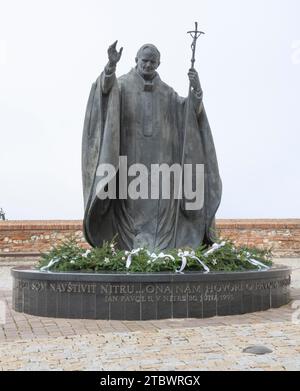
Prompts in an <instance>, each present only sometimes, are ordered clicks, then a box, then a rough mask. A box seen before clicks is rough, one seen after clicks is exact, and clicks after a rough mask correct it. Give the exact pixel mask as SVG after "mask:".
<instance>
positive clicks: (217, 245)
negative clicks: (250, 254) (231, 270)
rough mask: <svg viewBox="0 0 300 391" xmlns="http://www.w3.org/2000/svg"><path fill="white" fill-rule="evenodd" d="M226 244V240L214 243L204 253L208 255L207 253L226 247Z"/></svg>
mask: <svg viewBox="0 0 300 391" xmlns="http://www.w3.org/2000/svg"><path fill="white" fill-rule="evenodd" d="M225 245H226V242H222V243H220V244H218V243H214V244H213V245H212V246H211V248H210V249H209V250H208V251H206V252H205V253H204V254H203V255H204V256H205V257H207V255H209V254H212V253H214V252H215V251H217V250H219V248H221V247H224V246H225Z"/></svg>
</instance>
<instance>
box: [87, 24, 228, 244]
mask: <svg viewBox="0 0 300 391" xmlns="http://www.w3.org/2000/svg"><path fill="white" fill-rule="evenodd" d="M196 27H197V26H196ZM196 33H198V31H197V28H196ZM195 35H197V34H195ZM197 37H198V36H197ZM193 38H194V37H193ZM193 43H195V38H194V41H193ZM116 45H117V41H116V42H114V43H113V44H112V45H111V46H110V47H109V49H108V64H107V65H106V67H105V69H104V71H103V72H102V74H101V75H100V76H99V78H98V79H97V80H96V82H95V83H94V84H93V86H92V89H91V93H90V97H89V100H88V104H87V110H86V117H85V123H84V132H83V143H82V173H83V189H84V204H85V215H84V233H85V237H86V240H87V241H88V242H89V243H90V244H91V245H92V246H94V247H96V246H101V244H102V242H103V241H104V240H111V239H112V238H113V237H114V236H116V235H117V236H116V238H117V242H118V245H119V247H120V248H124V249H129V250H131V249H133V248H137V247H141V246H147V247H148V248H149V249H166V248H173V247H177V248H178V247H184V246H189V247H193V248H195V247H197V246H198V245H200V244H202V243H205V244H211V243H212V242H213V235H214V232H213V228H214V218H215V213H216V211H217V209H218V206H219V204H220V199H221V187H222V185H221V180H220V177H219V171H218V164H217V158H216V153H215V148H214V143H213V139H212V135H211V130H210V127H209V123H208V120H207V117H206V113H205V110H204V107H203V101H202V97H203V93H202V89H201V85H200V81H199V77H198V73H197V71H196V70H195V69H194V63H193V60H194V61H195V59H194V51H195V46H194V48H193V47H192V48H193V59H192V67H191V69H190V70H189V72H188V77H189V81H190V88H189V96H188V98H182V97H180V96H178V94H177V93H176V92H175V91H174V90H173V89H172V88H171V87H169V86H168V85H167V84H166V83H164V82H163V81H162V80H161V79H160V77H159V75H158V73H157V68H158V67H159V64H160V53H159V51H158V49H157V48H156V47H155V46H154V45H152V44H145V45H143V46H142V47H141V48H140V49H139V50H138V52H137V55H136V59H135V62H136V66H135V68H133V69H131V71H130V72H129V73H127V74H126V75H123V76H121V77H119V78H117V77H116V73H115V72H116V66H117V63H118V62H119V60H120V58H121V55H122V50H123V49H122V48H121V49H120V51H118V50H117V49H116ZM120 156H122V157H124V156H125V157H126V162H127V167H124V164H121V166H120V159H119V158H120ZM183 163H184V164H190V165H192V166H195V165H203V167H204V176H203V178H204V179H203V182H202V184H201V186H202V189H201V191H202V193H203V203H202V205H201V208H199V209H197V210H188V208H187V207H186V205H187V200H186V198H185V196H184V193H183V196H182V199H179V200H178V199H176V192H174V193H172V194H170V197H168V198H166V197H163V196H162V194H161V193H160V194H159V196H158V197H156V198H151V197H148V198H146V197H140V198H135V199H132V198H131V197H127V198H126V197H123V196H121V195H120V194H121V192H122V190H121V189H120V186H119V187H118V186H117V192H116V196H115V197H112V198H113V199H110V198H106V199H101V198H99V196H98V193H99V187H100V191H104V186H102V185H101V184H102V183H103V175H102V174H103V173H102V174H101V175H99V171H98V169H99V166H101V165H105V164H109V165H112V166H113V167H115V172H116V174H115V175H113V177H112V178H111V181H115V183H119V182H118V176H119V175H120V173H121V171H122V172H124V169H125V168H126V172H127V178H126V180H127V179H128V181H129V180H130V175H129V172H128V171H127V169H128V167H130V166H134V165H136V164H141V165H143V166H144V167H146V168H147V169H149V170H150V169H151V167H152V165H153V164H156V165H157V164H159V165H167V166H168V167H171V166H172V165H174V164H177V165H183ZM183 175H185V174H183ZM193 175H194V174H193ZM181 179H182V178H181ZM101 181H102V182H101ZM145 181H146V182H147V183H146V185H147V186H148V185H149V186H151V179H150V178H147V179H146V180H145ZM170 181H171V187H172V186H173V188H174V186H175V182H174V179H172V178H171V179H170ZM191 181H192V182H193V184H194V185H195V183H196V186H197V182H195V178H194V177H193V178H192V179H191ZM101 186H102V187H101ZM198 187H199V186H198ZM105 189H106V190H107V185H106V187H105Z"/></svg>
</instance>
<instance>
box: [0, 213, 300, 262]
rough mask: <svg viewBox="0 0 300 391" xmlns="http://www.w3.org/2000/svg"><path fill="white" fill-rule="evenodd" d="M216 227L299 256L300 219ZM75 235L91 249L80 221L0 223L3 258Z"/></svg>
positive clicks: (224, 223)
mask: <svg viewBox="0 0 300 391" xmlns="http://www.w3.org/2000/svg"><path fill="white" fill-rule="evenodd" d="M217 228H218V231H219V232H220V236H221V237H223V238H229V239H232V240H234V241H235V242H236V243H237V244H248V245H254V246H258V247H262V248H271V247H272V248H273V253H274V256H276V257H300V219H288V220H270V219H266V220H217ZM72 236H74V237H75V238H76V241H77V242H78V243H81V244H82V246H84V247H88V245H87V243H86V242H85V240H84V238H83V234H82V221H81V220H53V221H43V220H40V221H0V256H1V257H4V256H6V257H7V256H28V255H38V254H39V253H40V252H44V251H47V250H49V249H50V248H51V246H53V245H54V244H57V243H59V242H61V241H62V240H64V239H66V238H67V237H72Z"/></svg>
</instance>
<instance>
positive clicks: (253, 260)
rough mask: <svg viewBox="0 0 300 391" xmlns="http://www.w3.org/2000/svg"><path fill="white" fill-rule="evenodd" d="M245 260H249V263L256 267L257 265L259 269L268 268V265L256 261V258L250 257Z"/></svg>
mask: <svg viewBox="0 0 300 391" xmlns="http://www.w3.org/2000/svg"><path fill="white" fill-rule="evenodd" d="M247 261H248V262H250V263H252V265H255V266H257V267H258V270H261V269H265V270H268V269H270V267H269V266H267V265H265V264H264V263H262V262H259V261H257V260H256V259H253V258H250V259H247Z"/></svg>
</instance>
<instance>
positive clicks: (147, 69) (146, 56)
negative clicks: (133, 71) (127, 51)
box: [136, 49, 159, 79]
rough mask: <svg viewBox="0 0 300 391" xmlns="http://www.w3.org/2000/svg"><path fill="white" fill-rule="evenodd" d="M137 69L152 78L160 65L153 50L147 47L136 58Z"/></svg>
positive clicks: (146, 77) (145, 76)
mask: <svg viewBox="0 0 300 391" xmlns="http://www.w3.org/2000/svg"><path fill="white" fill-rule="evenodd" d="M136 64H137V70H138V72H139V73H140V75H142V76H143V77H144V78H145V79H151V78H152V77H153V76H154V74H155V71H156V69H157V68H158V66H159V61H158V58H157V56H156V55H155V53H153V51H152V50H149V49H145V50H143V51H142V53H141V54H140V55H139V57H138V58H137V59H136Z"/></svg>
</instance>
